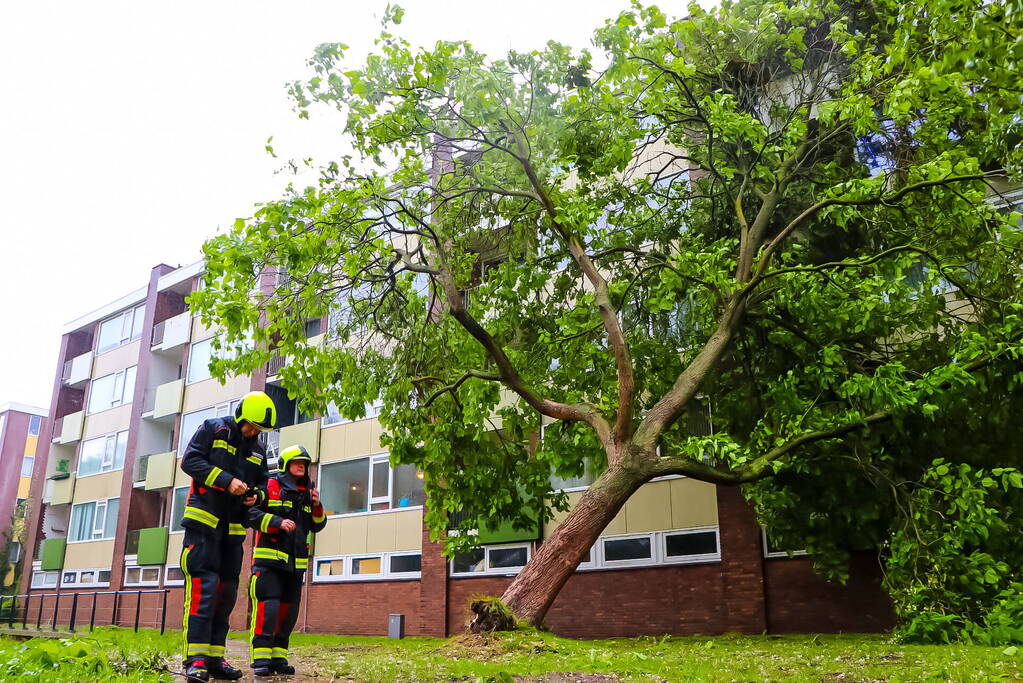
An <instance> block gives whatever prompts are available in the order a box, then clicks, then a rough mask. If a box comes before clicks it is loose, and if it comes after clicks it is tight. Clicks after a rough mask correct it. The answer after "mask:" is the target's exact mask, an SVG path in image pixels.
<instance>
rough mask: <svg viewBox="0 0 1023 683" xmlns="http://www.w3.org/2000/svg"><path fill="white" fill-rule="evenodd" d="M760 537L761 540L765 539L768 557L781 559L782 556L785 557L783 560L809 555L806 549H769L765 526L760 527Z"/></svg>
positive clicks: (765, 549)
mask: <svg viewBox="0 0 1023 683" xmlns="http://www.w3.org/2000/svg"><path fill="white" fill-rule="evenodd" d="M760 539H761V541H763V548H764V557H767V558H770V559H779V558H780V559H783V560H788V559H791V558H793V557H805V556H806V555H808V553H807V552H806V550H792V551H788V550H773V551H769V550H768V545H767V529H766V528H765V527H760Z"/></svg>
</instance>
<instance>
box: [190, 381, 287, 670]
mask: <svg viewBox="0 0 1023 683" xmlns="http://www.w3.org/2000/svg"><path fill="white" fill-rule="evenodd" d="M276 424H277V408H276V407H275V406H274V402H273V400H272V399H271V398H270V397H269V396H267V395H266V394H265V393H263V392H262V391H253V392H251V393H249V394H246V395H245V396H244V397H243V398H242V400H241V401H240V402H239V403H238V407H237V409H236V410H235V414H234V416H233V417H231V416H228V417H217V418H211V419H209V420H206V421H205V422H203V423H202V424H201V425H199V428H198V429H197V430H196V432H195V435H193V436H192V439H191V441H189V442H188V447H187V448H186V449H185V453H184V457H183V458H182V460H181V469H182V470H183V471H184V472H185V474H187V475H188V476H190V477H191V478H192V488H191V490H190V491H189V492H188V501H187V503H186V504H185V512H184V517H183V518H182V520H181V525H182V526H183V527H185V537H184V541H183V543H182V550H181V571H182V573H183V574H184V575H185V613H184V617H183V622H182V629H183V631H184V636H185V643H184V652H183V655H182V656H183V663H184V667H185V675H186V677H187V679H188V680H189V681H208V680H210V678H211V677H212V678H214V679H218V680H236V679H239V678H241V676H242V672H241V671H240V670H239V669H237V668H235V667H233V666H231V665H230V664H228V663H227V662H226V661H225V660H224V648H225V644H226V641H227V631H228V620H229V618H230V616H231V610H232V609H233V608H234V603H235V598H236V596H237V593H238V575H239V573H240V572H241V566H242V543H243V542H244V541H245V533H246V532H245V527H244V526H243V524H244V522H245V521H246V519H247V517H248V512H249V508H250V507H252V506H254V505H256V504H257V503H258V502H259V501H260V500H262V498H264V497H265V495H266V494H265V487H266V482H267V479H268V477H269V470H268V469H267V464H266V453H265V452H264V450H263V446H262V445H261V444H260V443H259V441H258V440H257V437H258V436H259V434H260V432H264V431H269V430H272V429H273V428H274V426H275V425H276Z"/></svg>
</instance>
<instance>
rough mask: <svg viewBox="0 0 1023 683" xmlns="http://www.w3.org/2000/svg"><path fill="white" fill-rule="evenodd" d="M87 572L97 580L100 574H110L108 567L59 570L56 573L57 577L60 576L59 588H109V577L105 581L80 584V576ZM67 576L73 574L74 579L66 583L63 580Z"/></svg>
mask: <svg viewBox="0 0 1023 683" xmlns="http://www.w3.org/2000/svg"><path fill="white" fill-rule="evenodd" d="M87 572H94V573H95V574H96V578H97V579H98V578H99V573H100V572H107V573H108V574H109V573H110V567H86V568H85V569H61V570H60V571H59V572H58V573H59V575H60V586H61V588H66V587H69V588H80V587H82V586H87V587H92V588H109V587H110V577H109V576H108V577H107V580H106V581H93V582H92V583H82V582H81V580H80V579H81V578H82V574H85V573H87ZM68 574H73V575H74V577H75V578H74V580H72V581H67V580H66V579H65V576H66V575H68Z"/></svg>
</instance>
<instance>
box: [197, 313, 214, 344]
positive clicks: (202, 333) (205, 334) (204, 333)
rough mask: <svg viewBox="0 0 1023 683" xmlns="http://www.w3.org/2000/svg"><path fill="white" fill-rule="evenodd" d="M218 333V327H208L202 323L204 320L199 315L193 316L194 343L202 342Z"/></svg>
mask: <svg viewBox="0 0 1023 683" xmlns="http://www.w3.org/2000/svg"><path fill="white" fill-rule="evenodd" d="M216 333H217V327H216V325H214V326H213V327H206V326H205V325H203V324H202V320H200V319H199V318H198V317H196V318H192V343H193V344H194V343H195V342H201V341H202V340H203V339H209V338H210V337H212V336H213V335H215V334H216Z"/></svg>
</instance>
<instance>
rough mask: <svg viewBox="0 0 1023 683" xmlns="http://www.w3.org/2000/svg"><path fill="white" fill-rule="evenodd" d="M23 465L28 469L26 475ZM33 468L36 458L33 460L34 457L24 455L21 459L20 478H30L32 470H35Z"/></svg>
mask: <svg viewBox="0 0 1023 683" xmlns="http://www.w3.org/2000/svg"><path fill="white" fill-rule="evenodd" d="M25 465H28V466H29V467H28V474H26V473H25ZM35 466H36V458H35V456H34V455H26V456H25V457H23V458H22V459H21V477H22V478H25V477H31V476H32V470H34V469H35Z"/></svg>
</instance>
